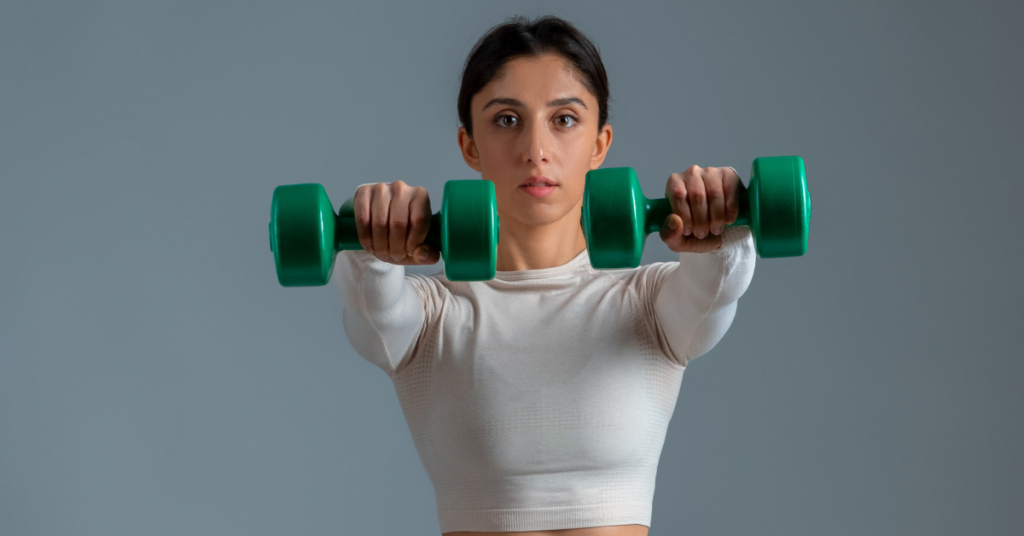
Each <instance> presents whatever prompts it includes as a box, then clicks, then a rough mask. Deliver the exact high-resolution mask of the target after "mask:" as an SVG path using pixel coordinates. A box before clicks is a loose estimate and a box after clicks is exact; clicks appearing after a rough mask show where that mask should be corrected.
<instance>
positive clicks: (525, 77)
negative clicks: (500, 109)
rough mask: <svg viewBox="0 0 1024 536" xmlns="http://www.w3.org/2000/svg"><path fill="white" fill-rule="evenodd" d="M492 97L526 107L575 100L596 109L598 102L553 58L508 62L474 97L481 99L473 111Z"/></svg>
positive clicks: (563, 63) (570, 69) (572, 71)
mask: <svg viewBox="0 0 1024 536" xmlns="http://www.w3.org/2000/svg"><path fill="white" fill-rule="evenodd" d="M495 97H506V98H513V99H516V100H519V101H521V102H523V103H524V104H525V105H527V106H529V105H531V104H536V103H547V102H549V101H551V100H553V99H558V98H565V97H578V98H580V99H583V100H584V101H586V102H588V104H589V103H590V102H591V101H592V102H593V103H594V104H595V106H596V103H597V98H596V97H595V96H594V95H592V94H591V93H590V91H589V90H587V87H586V86H585V85H583V83H582V82H580V80H579V76H578V74H577V73H576V70H575V69H573V67H572V66H571V65H570V64H569V63H568V62H566V61H565V59H563V58H562V57H560V56H557V55H554V54H544V55H542V56H536V57H533V56H527V57H521V58H515V59H513V60H510V61H509V62H508V63H506V64H505V65H504V66H503V67H502V69H501V71H500V72H499V73H498V74H497V75H496V76H495V77H494V78H493V79H492V80H491V81H490V82H489V83H488V84H487V85H486V86H484V87H483V88H482V89H481V90H480V92H479V93H477V94H476V95H474V96H473V100H474V101H477V99H480V100H479V101H478V102H476V103H475V106H474V107H478V106H483V105H484V104H485V103H487V102H489V101H490V100H491V99H492V98H495ZM589 107H590V106H588V108H589Z"/></svg>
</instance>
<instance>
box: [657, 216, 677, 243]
mask: <svg viewBox="0 0 1024 536" xmlns="http://www.w3.org/2000/svg"><path fill="white" fill-rule="evenodd" d="M658 235H659V236H661V240H662V241H663V242H665V245H667V246H668V247H669V249H671V250H675V249H676V248H678V247H679V242H680V241H681V240H682V238H683V219H682V218H680V217H679V215H678V214H669V215H668V217H667V218H665V221H663V222H662V223H661V229H660V230H659V231H658Z"/></svg>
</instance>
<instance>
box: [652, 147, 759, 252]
mask: <svg viewBox="0 0 1024 536" xmlns="http://www.w3.org/2000/svg"><path fill="white" fill-rule="evenodd" d="M743 188H744V186H743V183H742V182H740V177H739V175H737V174H736V171H735V170H734V169H732V168H728V167H724V168H718V167H707V168H702V167H700V166H691V167H690V168H689V169H687V170H686V171H684V172H682V173H673V174H672V175H671V176H669V178H668V182H667V183H666V184H665V197H667V198H668V200H669V203H670V204H671V205H672V214H670V215H669V216H668V217H667V218H665V221H664V223H663V224H662V226H661V239H662V240H664V241H665V244H666V245H667V246H668V247H669V249H671V250H672V251H675V252H683V251H688V252H693V253H704V252H707V251H714V250H716V249H719V248H721V247H722V237H721V234H722V230H723V229H725V225H726V224H728V223H733V222H734V221H736V217H737V216H738V215H739V212H740V206H739V198H738V193H739V191H740V190H742V189H743Z"/></svg>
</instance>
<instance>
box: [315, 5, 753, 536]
mask: <svg viewBox="0 0 1024 536" xmlns="http://www.w3.org/2000/svg"><path fill="white" fill-rule="evenodd" d="M607 102H608V83H607V79H606V76H605V71H604V67H603V65H602V63H601V59H600V57H599V55H598V53H597V50H596V48H595V47H594V46H593V44H592V43H591V42H590V41H589V40H588V39H587V38H586V37H585V36H583V35H582V34H581V33H579V32H578V31H577V30H576V29H575V28H574V27H572V26H571V25H570V24H569V23H567V22H565V21H563V20H561V19H558V18H555V17H546V18H542V19H539V20H536V21H528V20H524V19H513V20H512V21H511V22H508V23H506V24H503V25H500V26H497V27H495V28H493V29H492V30H491V31H490V32H489V33H488V34H487V35H485V36H484V37H483V38H482V39H481V40H480V42H478V43H477V45H476V47H475V48H474V49H473V51H472V52H471V53H470V56H469V58H468V59H467V62H466V66H465V70H464V72H463V77H462V88H461V91H460V94H459V103H458V108H459V117H460V119H461V121H462V127H461V128H459V131H458V142H459V147H460V148H461V151H462V156H463V158H464V159H465V161H466V164H468V165H469V166H470V167H471V168H473V169H474V170H476V171H478V172H480V174H481V177H482V178H483V180H488V181H491V182H493V183H494V186H495V192H496V197H497V205H498V214H499V216H500V218H501V226H500V239H499V243H498V257H497V269H498V273H497V276H496V277H495V279H494V280H492V281H484V282H469V283H467V282H452V281H449V280H447V279H446V278H445V277H444V275H443V274H436V275H433V276H430V277H426V276H421V275H414V274H406V273H405V271H404V269H403V268H402V267H401V265H409V264H428V263H435V262H437V260H438V256H439V253H438V252H437V251H435V250H432V249H431V248H430V247H429V246H427V245H425V244H424V243H423V242H424V239H425V237H426V235H427V228H428V226H429V217H430V213H431V209H430V202H429V199H428V196H427V192H426V190H424V189H423V188H419V187H413V186H408V185H406V184H405V183H403V182H401V181H395V182H392V183H389V184H372V185H363V186H361V187H360V188H359V189H358V191H357V193H356V195H355V215H356V221H357V228H358V231H359V236H360V242H361V244H362V246H363V248H364V249H365V251H355V252H352V251H346V252H343V253H342V254H341V255H340V257H339V262H340V263H342V264H345V265H344V266H340V267H339V269H338V270H337V271H336V272H335V273H336V274H338V275H339V276H340V277H339V280H340V282H341V285H342V287H343V289H344V295H345V315H344V321H345V330H346V333H347V334H348V337H349V340H350V341H351V342H352V345H353V346H354V347H355V349H356V350H357V351H358V352H359V353H360V355H362V356H363V357H365V358H366V359H367V360H369V361H370V362H372V363H374V364H376V365H377V366H379V367H380V368H381V369H383V370H384V371H385V372H387V373H388V375H389V376H390V377H391V378H392V380H393V381H394V384H395V389H396V392H397V393H398V397H399V400H400V402H401V405H402V410H403V412H404V414H405V417H406V421H407V422H408V425H409V429H410V431H411V432H412V436H413V440H414V442H415V444H416V449H417V451H418V452H419V455H420V459H421V460H422V462H423V465H424V467H425V468H426V470H427V473H428V475H429V476H430V479H431V481H432V483H433V485H434V489H435V492H436V496H437V506H438V516H439V519H440V524H441V531H442V532H443V533H445V534H476V535H481V534H494V533H501V532H520V533H524V532H525V533H526V534H529V535H534V536H539V535H542V534H544V535H550V534H564V535H572V536H598V535H600V536H635V535H646V534H647V530H648V527H649V526H650V519H651V503H652V500H653V494H654V479H655V474H656V472H657V464H658V459H659V457H660V455H661V448H662V445H663V444H664V439H665V432H666V430H667V427H668V423H669V420H670V418H671V416H672V412H673V410H674V407H675V403H676V398H677V395H678V393H679V386H680V382H681V381H682V376H683V371H684V369H685V367H686V364H687V363H688V362H689V361H690V360H691V359H694V358H696V357H697V356H699V355H701V354H703V353H705V352H706V351H708V350H709V349H710V348H711V347H712V346H714V344H715V343H717V341H718V340H719V339H720V338H721V337H722V335H723V334H724V333H725V331H726V329H728V327H729V325H730V323H731V322H732V319H733V316H734V314H735V309H736V301H737V299H739V297H740V295H741V294H742V293H743V292H744V290H745V289H746V287H747V285H748V283H749V282H750V278H751V276H752V273H753V266H754V253H753V242H752V240H751V238H750V233H749V230H748V229H746V228H744V227H730V228H727V229H726V228H725V227H724V226H725V224H726V223H731V222H733V221H734V220H735V219H736V216H737V213H738V207H737V201H736V190H737V189H738V188H742V184H741V183H740V181H739V178H738V177H737V175H736V172H735V171H734V170H732V169H731V168H712V167H709V168H701V167H697V166H693V167H690V168H689V169H687V170H686V171H685V172H683V173H675V174H672V175H671V176H670V177H669V179H668V182H667V184H666V195H667V196H668V197H669V198H670V199H671V200H672V206H673V210H674V213H673V214H672V215H670V216H669V217H668V218H667V220H666V222H665V225H664V226H663V229H664V230H663V231H662V234H661V239H662V240H663V241H664V242H665V243H666V244H667V245H668V247H669V248H670V249H672V250H673V251H676V252H680V256H679V262H678V263H676V262H672V263H657V264H652V265H647V266H641V267H639V268H637V269H633V270H615V271H596V270H594V269H593V268H591V266H590V264H589V262H588V257H587V251H586V242H585V240H584V236H583V232H582V229H581V227H580V211H581V206H582V197H583V189H584V179H585V175H586V173H587V171H589V170H591V169H595V168H597V167H598V166H600V165H601V163H602V162H603V161H604V158H605V155H606V154H607V152H608V149H609V147H610V146H611V142H612V127H611V126H610V125H608V124H607V123H606V121H607V117H608V111H607V108H608V105H607Z"/></svg>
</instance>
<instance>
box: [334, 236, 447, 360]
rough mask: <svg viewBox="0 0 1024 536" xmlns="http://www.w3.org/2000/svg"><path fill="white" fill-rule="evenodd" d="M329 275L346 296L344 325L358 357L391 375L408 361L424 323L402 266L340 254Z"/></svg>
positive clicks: (367, 256)
mask: <svg viewBox="0 0 1024 536" xmlns="http://www.w3.org/2000/svg"><path fill="white" fill-rule="evenodd" d="M335 262H336V263H337V264H336V265H335V267H334V277H335V278H336V279H337V281H338V282H339V284H340V285H341V288H342V292H343V293H344V295H345V313H344V325H345V334H346V335H348V340H349V342H350V343H351V344H352V347H353V348H355V350H356V352H358V353H359V355H361V356H363V357H364V358H365V359H366V360H367V361H369V362H371V363H373V364H374V365H377V366H378V367H380V368H381V369H382V370H384V372H386V373H388V375H389V376H393V375H394V374H395V371H396V370H398V368H399V367H400V366H401V364H402V363H403V362H404V361H405V360H406V359H408V358H409V357H410V355H411V353H412V350H413V348H414V347H415V345H416V341H417V340H418V338H419V336H420V333H422V331H423V327H424V324H425V321H426V318H427V316H426V312H425V309H424V302H423V300H422V299H421V297H420V295H419V293H418V292H417V289H416V287H415V285H414V283H413V282H412V281H411V278H410V277H407V276H406V275H405V267H403V266H397V265H394V264H389V263H386V262H383V261H381V260H379V259H377V258H376V257H374V256H373V255H371V254H369V253H366V252H364V251H342V252H341V253H339V254H338V258H337V260H336V261H335Z"/></svg>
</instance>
